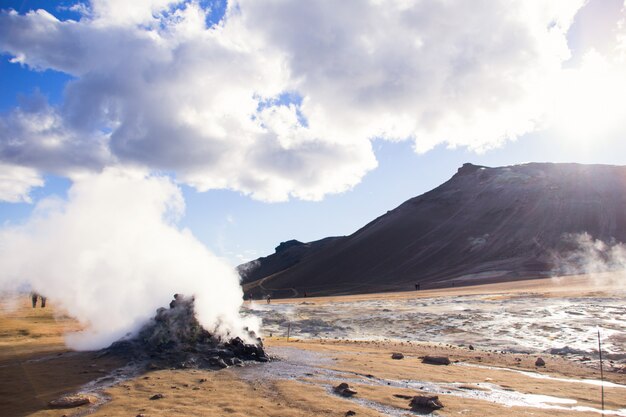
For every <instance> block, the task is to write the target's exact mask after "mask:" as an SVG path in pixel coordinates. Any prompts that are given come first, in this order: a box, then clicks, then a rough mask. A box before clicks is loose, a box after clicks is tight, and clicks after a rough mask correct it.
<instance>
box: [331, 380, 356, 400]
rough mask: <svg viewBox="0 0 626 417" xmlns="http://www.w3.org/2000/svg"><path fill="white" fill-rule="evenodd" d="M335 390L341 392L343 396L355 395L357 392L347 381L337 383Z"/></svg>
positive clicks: (337, 392)
mask: <svg viewBox="0 0 626 417" xmlns="http://www.w3.org/2000/svg"><path fill="white" fill-rule="evenodd" d="M333 391H335V393H336V394H339V395H341V396H342V397H352V396H353V395H355V394H356V393H357V392H356V391H355V390H353V389H352V388H350V386H349V385H348V384H346V383H345V382H342V383H341V384H339V385H337V386H336V387H335V388H334V389H333Z"/></svg>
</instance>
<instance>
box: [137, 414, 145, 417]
mask: <svg viewBox="0 0 626 417" xmlns="http://www.w3.org/2000/svg"><path fill="white" fill-rule="evenodd" d="M135 417H146V415H145V414H137V415H136V416H135Z"/></svg>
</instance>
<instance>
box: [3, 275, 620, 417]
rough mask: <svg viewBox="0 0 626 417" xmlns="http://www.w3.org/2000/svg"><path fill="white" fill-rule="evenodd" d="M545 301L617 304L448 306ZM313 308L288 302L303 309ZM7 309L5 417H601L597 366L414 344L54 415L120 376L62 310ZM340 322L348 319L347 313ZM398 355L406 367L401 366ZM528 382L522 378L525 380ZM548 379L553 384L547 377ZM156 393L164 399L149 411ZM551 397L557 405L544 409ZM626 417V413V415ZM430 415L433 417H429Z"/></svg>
mask: <svg viewBox="0 0 626 417" xmlns="http://www.w3.org/2000/svg"><path fill="white" fill-rule="evenodd" d="M528 293H535V294H536V293H541V294H543V295H544V296H546V297H550V296H558V297H563V296H572V297H586V296H593V297H596V296H598V295H603V294H604V295H606V294H609V293H610V294H613V293H614V291H611V289H610V287H608V286H607V287H606V288H605V287H602V285H598V284H597V282H596V281H593V280H590V279H589V278H587V277H574V278H572V280H571V281H567V285H563V282H559V281H555V280H542V281H537V280H533V281H528V282H516V283H508V284H494V285H487V286H480V287H467V288H455V289H449V290H440V291H438V293H437V296H451V297H452V296H456V295H468V294H485V295H486V294H490V296H493V297H498V298H502V299H506V298H507V297H518V296H524V295H525V294H528ZM432 296H435V295H434V294H433V293H432V292H427V291H424V292H420V293H415V292H410V293H395V294H377V295H366V296H349V297H331V298H324V299H311V298H309V299H306V302H313V303H318V304H328V306H329V308H332V306H333V304H334V303H335V302H338V301H345V300H346V299H350V300H358V299H363V298H364V297H365V298H367V299H376V297H378V298H379V299H380V298H385V299H389V298H390V299H393V298H411V297H432ZM303 301H304V300H302V299H300V300H290V301H287V300H282V301H280V303H301V302H303ZM13 304H14V305H13V306H9V305H6V304H5V305H4V306H3V307H2V311H1V313H0V415H1V416H55V417H61V416H63V415H66V416H68V417H69V416H78V415H85V414H87V413H89V414H90V415H94V416H131V417H132V416H136V415H139V414H143V415H145V416H218V415H219V416H225V415H228V416H259V417H260V416H311V415H315V416H318V415H319V416H344V415H346V412H347V411H349V410H352V411H354V412H355V413H356V416H379V415H392V416H402V415H419V414H415V413H413V412H411V411H409V407H408V403H409V400H407V399H403V398H399V397H397V396H395V395H397V394H399V395H417V394H420V393H434V394H437V395H439V397H440V399H441V401H442V402H443V404H444V406H445V407H444V408H443V409H442V410H439V411H437V412H435V413H434V414H432V415H438V416H457V415H462V416H503V415H507V416H552V417H557V416H581V417H583V416H590V415H591V416H593V415H598V416H600V415H601V414H600V412H599V409H600V386H598V385H597V384H596V383H594V382H593V381H591V382H589V381H588V382H584V381H583V380H585V379H587V380H597V379H598V378H599V373H598V370H597V369H596V368H595V367H594V364H593V363H588V362H580V361H572V360H568V359H566V358H561V357H557V356H551V355H541V356H542V357H543V359H545V361H546V366H545V367H544V368H537V367H535V360H536V358H537V356H538V355H535V354H531V355H528V354H503V353H497V352H492V351H482V350H479V349H476V350H470V349H469V348H468V347H458V346H447V345H442V344H428V343H415V342H392V341H354V340H327V339H326V340H325V339H307V340H298V339H294V338H291V340H289V341H287V340H286V338H284V337H273V338H267V339H266V345H267V346H268V347H269V351H270V354H273V355H274V356H276V357H277V358H279V359H278V360H276V361H274V362H272V363H269V364H254V365H247V366H245V367H243V368H229V369H226V370H221V371H202V370H160V371H142V372H141V373H140V374H139V375H137V376H134V377H131V378H129V379H126V380H123V381H121V382H117V383H114V384H113V385H111V386H109V387H107V388H105V389H104V390H103V392H95V393H94V394H96V396H97V397H94V399H97V400H99V401H104V403H103V404H102V405H100V406H99V407H89V406H83V407H79V408H74V409H65V410H54V409H49V408H48V407H47V402H48V401H49V400H51V399H54V398H57V397H59V396H60V395H61V394H63V393H71V392H76V391H80V390H81V389H83V388H84V384H86V383H88V382H89V381H92V380H94V379H97V378H102V377H105V378H106V377H107V375H109V373H110V372H111V371H113V370H114V369H115V368H117V367H118V366H120V365H121V364H120V363H117V362H116V361H114V360H112V359H105V358H97V357H96V356H95V355H94V354H93V353H72V352H68V351H67V348H66V347H65V345H64V344H63V338H62V334H63V332H65V331H71V330H76V329H78V328H79V325H78V324H77V323H76V321H75V320H73V319H71V318H70V317H68V316H67V315H64V314H63V312H61V311H58V310H57V309H55V306H54V300H50V301H49V307H47V308H46V309H40V308H37V309H32V308H31V307H30V305H29V300H28V299H27V297H23V298H21V299H16V300H15V303H13ZM337 314H340V312H338V313H337ZM392 352H401V353H403V354H404V355H405V357H404V359H402V360H392V359H391V353H392ZM424 355H439V356H449V357H450V359H451V360H452V361H453V364H452V365H449V366H436V365H427V364H423V363H422V362H421V357H423V356H424ZM613 369H614V371H612V372H608V373H607V374H605V379H606V380H608V381H610V382H611V383H612V384H609V386H605V388H604V391H605V407H606V409H607V410H608V411H609V413H608V414H607V415H626V387H625V386H623V385H626V374H625V373H619V372H617V371H619V370H620V368H619V367H614V368H613ZM520 371H521V372H520ZM542 376H543V377H542ZM343 381H345V382H348V383H349V384H350V385H351V386H352V387H354V389H356V391H357V392H358V393H357V395H356V396H355V397H353V398H351V399H345V398H342V397H339V396H337V395H335V394H333V393H332V386H334V385H337V384H338V383H339V382H343ZM156 393H160V394H163V398H162V399H158V400H150V397H151V396H152V395H154V394H156ZM544 396H548V397H544ZM618 410H622V411H618ZM425 415H428V414H425Z"/></svg>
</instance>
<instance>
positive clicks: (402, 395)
mask: <svg viewBox="0 0 626 417" xmlns="http://www.w3.org/2000/svg"><path fill="white" fill-rule="evenodd" d="M393 396H394V397H396V398H402V399H403V400H410V399H412V398H413V395H406V394H393Z"/></svg>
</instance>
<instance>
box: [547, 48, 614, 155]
mask: <svg viewBox="0 0 626 417" xmlns="http://www.w3.org/2000/svg"><path fill="white" fill-rule="evenodd" d="M620 70H621V68H619V67H618V66H617V65H615V64H614V63H613V62H611V61H609V60H608V59H606V58H605V57H603V56H601V55H600V54H598V53H596V52H594V51H592V52H589V53H587V54H586V55H585V57H584V59H583V61H582V63H581V65H580V66H579V67H577V68H572V69H567V70H565V71H564V72H563V76H562V77H561V79H560V80H558V82H557V86H558V87H557V95H556V98H555V105H554V108H553V115H552V116H553V117H552V122H553V127H554V128H555V129H556V130H557V132H558V136H559V137H561V138H562V140H564V141H566V142H567V143H568V145H573V146H580V147H581V148H583V150H584V149H587V148H591V147H593V146H594V145H595V144H597V143H598V142H605V141H613V140H616V139H617V135H618V134H619V132H620V130H621V128H622V127H623V126H624V125H625V124H626V123H625V122H624V120H625V119H624V115H625V109H624V108H623V107H622V105H621V104H620V103H621V101H622V100H623V97H624V95H625V93H626V79H625V78H624V76H623V74H624V72H623V71H620Z"/></svg>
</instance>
